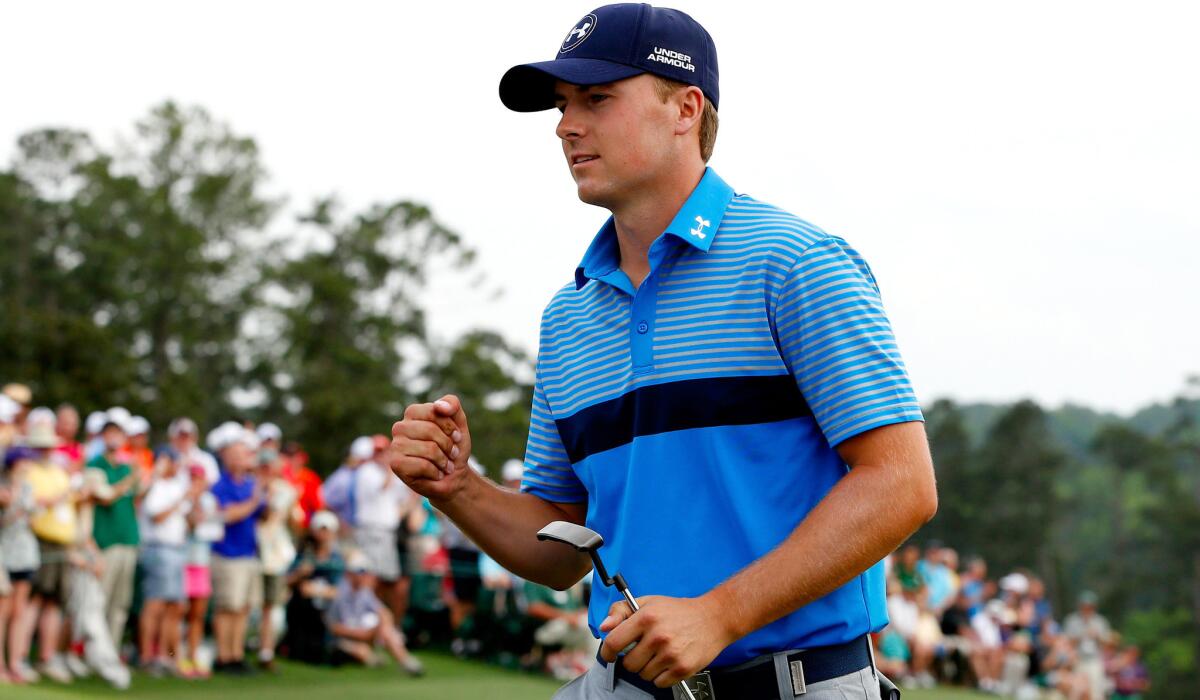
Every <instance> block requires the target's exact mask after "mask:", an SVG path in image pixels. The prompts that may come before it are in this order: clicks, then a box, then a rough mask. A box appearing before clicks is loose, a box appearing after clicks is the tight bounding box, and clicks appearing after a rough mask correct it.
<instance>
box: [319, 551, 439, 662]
mask: <svg viewBox="0 0 1200 700" xmlns="http://www.w3.org/2000/svg"><path fill="white" fill-rule="evenodd" d="M374 579H375V577H374V575H373V572H372V570H371V564H370V561H369V560H368V559H367V557H366V556H365V555H364V554H363V553H362V552H359V551H357V550H355V551H352V552H350V554H349V555H348V556H347V557H346V576H345V578H344V579H342V583H341V584H340V585H339V586H338V590H337V595H336V597H335V598H334V599H333V604H332V605H331V606H330V607H329V613H328V615H327V616H326V622H327V624H328V626H329V631H330V633H331V634H332V635H333V638H334V647H335V649H336V651H338V652H341V654H343V655H344V658H349V659H353V660H356V661H358V662H359V663H363V664H366V665H370V666H373V665H375V664H376V663H377V661H376V658H375V651H374V650H375V647H376V645H380V646H383V647H384V648H385V649H387V651H388V652H390V653H391V655H392V656H393V657H394V658H395V659H396V661H397V662H398V663H399V664H400V667H401V668H402V669H404V671H405V672H407V673H408V674H409V675H413V676H419V675H421V674H423V673H424V672H425V667H424V666H423V665H422V664H421V662H420V661H418V660H417V659H416V657H414V656H413V655H412V654H410V653H409V652H408V649H407V648H405V646H404V638H403V636H402V635H401V633H400V631H399V630H398V629H396V622H395V618H393V617H392V613H391V611H389V610H388V609H387V606H385V605H384V604H383V603H381V602H380V601H379V598H377V597H376V596H375V590H374V588H375V581H374Z"/></svg>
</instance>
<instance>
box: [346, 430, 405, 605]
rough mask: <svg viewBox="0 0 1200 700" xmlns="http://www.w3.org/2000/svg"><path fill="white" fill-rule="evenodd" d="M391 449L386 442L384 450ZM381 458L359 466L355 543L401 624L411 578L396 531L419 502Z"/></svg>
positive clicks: (374, 458)
mask: <svg viewBox="0 0 1200 700" xmlns="http://www.w3.org/2000/svg"><path fill="white" fill-rule="evenodd" d="M387 445H388V443H387V441H386V440H384V441H383V442H382V447H383V449H386V448H387ZM378 457H379V455H378V454H376V455H375V456H373V457H372V459H371V460H369V461H366V462H364V463H363V464H362V465H361V466H359V468H358V473H357V477H356V479H355V481H354V503H355V514H356V516H357V520H358V527H357V528H356V529H355V532H354V542H355V544H356V545H357V547H358V548H359V549H360V550H361V551H362V552H363V554H365V555H366V557H367V559H368V560H369V561H370V562H371V569H372V571H373V572H374V573H375V576H376V579H377V581H378V583H377V585H376V589H375V590H376V592H377V593H378V595H379V598H380V599H381V600H382V601H383V602H384V603H385V604H386V605H387V606H388V608H390V609H391V611H392V613H393V615H394V616H395V618H396V619H397V620H403V619H404V613H405V609H406V608H407V607H408V605H407V598H408V585H409V578H408V577H407V576H405V575H404V572H403V571H401V568H400V553H399V550H398V549H397V545H396V531H397V530H398V529H399V528H400V525H401V523H402V522H403V519H404V514H405V513H406V512H407V511H408V509H409V508H410V507H411V505H412V503H413V502H414V501H415V498H414V496H413V493H412V490H411V489H409V488H408V486H406V485H405V484H404V482H403V481H401V480H400V477H398V476H396V475H395V474H393V473H392V471H391V469H389V468H387V467H385V466H383V465H381V464H380V463H379V462H378V461H376V459H377V458H378Z"/></svg>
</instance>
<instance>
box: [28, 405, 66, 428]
mask: <svg viewBox="0 0 1200 700" xmlns="http://www.w3.org/2000/svg"><path fill="white" fill-rule="evenodd" d="M57 424H58V416H57V415H56V414H55V413H54V411H51V410H50V409H49V408H46V407H45V406H38V407H37V408H35V409H33V410H32V411H30V412H29V415H27V416H25V425H26V426H28V427H29V429H30V430H33V428H34V426H37V427H38V428H39V429H41V428H43V427H45V426H49V429H50V432H54V426H55V425H57Z"/></svg>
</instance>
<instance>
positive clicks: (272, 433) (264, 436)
mask: <svg viewBox="0 0 1200 700" xmlns="http://www.w3.org/2000/svg"><path fill="white" fill-rule="evenodd" d="M257 432H258V439H259V440H262V441H263V442H266V441H267V440H274V441H275V442H280V441H282V440H283V431H282V430H280V429H279V426H278V425H275V424H274V423H263V424H262V425H260V426H258V431H257Z"/></svg>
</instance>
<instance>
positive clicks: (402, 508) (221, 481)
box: [0, 384, 598, 688]
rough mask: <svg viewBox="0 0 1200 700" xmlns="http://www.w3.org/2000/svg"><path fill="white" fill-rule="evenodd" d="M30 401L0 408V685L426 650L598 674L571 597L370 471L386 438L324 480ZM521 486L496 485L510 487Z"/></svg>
mask: <svg viewBox="0 0 1200 700" xmlns="http://www.w3.org/2000/svg"><path fill="white" fill-rule="evenodd" d="M33 398H34V397H33V396H32V393H31V392H30V390H29V388H28V387H26V386H24V385H21V384H9V385H7V386H5V387H4V388H3V392H2V393H0V456H2V457H3V471H2V472H0V684H26V683H34V682H38V681H40V680H42V679H45V680H47V681H51V682H56V683H70V682H71V681H72V680H73V679H74V678H78V677H83V676H87V675H91V674H96V675H98V676H100V677H102V678H104V679H105V680H106V681H108V682H109V683H110V684H111V685H112V686H114V687H117V688H126V687H128V686H129V684H130V682H131V677H132V673H133V672H137V673H146V674H149V675H153V676H164V675H170V676H176V677H181V678H187V679H204V678H207V677H209V676H210V675H211V674H213V673H220V674H228V675H249V674H258V673H277V672H278V667H277V664H276V659H277V658H278V657H287V658H291V659H294V660H297V661H302V662H306V663H313V664H330V665H341V664H363V665H371V666H374V665H379V664H384V663H388V660H389V659H390V660H391V662H392V663H394V664H395V665H396V667H397V668H398V669H400V670H401V671H402V672H404V673H406V674H409V675H412V676H419V675H422V674H423V673H424V667H423V664H422V663H421V661H420V660H419V659H418V658H417V657H416V656H415V655H414V654H413V653H412V652H411V651H410V647H415V646H425V645H428V644H434V643H444V644H447V645H449V647H450V648H451V649H452V650H453V651H454V652H455V653H456V654H458V655H460V656H473V657H480V658H488V659H491V660H497V661H500V662H502V663H506V664H509V665H512V666H514V667H525V668H530V669H544V670H548V671H550V672H552V673H554V674H556V675H558V676H559V677H563V678H567V677H573V676H574V675H576V674H578V673H580V672H581V671H582V670H584V669H586V667H587V665H588V664H589V663H590V662H591V660H592V658H594V654H595V651H596V646H597V644H598V643H597V642H596V640H594V639H593V638H592V637H591V634H590V632H589V631H588V628H587V623H586V595H587V591H586V590H584V589H583V588H582V586H583V584H582V583H581V584H580V586H578V587H576V588H575V589H572V590H570V591H565V592H560V591H554V590H551V589H548V588H544V587H542V586H538V585H535V584H531V583H529V582H525V581H522V580H520V579H518V578H516V577H514V576H513V575H512V574H510V573H509V572H507V571H505V570H504V569H503V568H501V567H500V566H499V565H497V564H496V563H495V562H494V561H492V560H490V559H489V558H488V557H486V556H485V555H481V553H480V552H479V550H478V548H476V547H475V546H474V545H473V544H472V543H471V541H470V540H469V539H467V538H466V537H464V536H463V535H462V533H461V532H459V531H458V530H457V528H455V527H454V526H453V524H452V523H451V522H449V521H448V520H446V519H445V518H444V517H443V516H441V514H440V513H438V511H436V510H435V509H434V508H433V507H432V506H431V505H430V504H429V502H428V501H427V500H425V499H423V498H421V497H419V496H418V495H417V494H415V493H414V492H412V491H411V490H410V489H408V487H407V486H405V485H404V483H403V482H402V481H400V479H399V478H397V477H396V476H395V475H394V474H393V473H392V472H391V470H390V469H389V468H388V467H387V466H386V464H385V463H384V460H383V459H382V453H383V452H384V451H385V450H387V448H388V446H389V444H390V440H389V439H388V438H387V437H385V436H383V435H373V436H361V437H358V438H356V439H354V440H353V441H352V442H351V443H350V444H349V445H348V447H347V450H346V455H345V458H344V460H343V461H342V463H341V464H340V465H338V466H337V468H336V469H333V470H332V471H331V473H330V475H329V477H328V478H327V479H324V480H322V479H321V478H320V476H318V474H317V473H316V472H315V471H314V470H313V469H312V468H310V466H309V464H308V457H307V454H306V453H305V451H304V450H303V448H302V447H301V446H300V445H298V444H296V443H294V442H288V441H285V439H284V435H283V433H282V431H281V430H280V429H279V428H278V427H277V426H276V425H274V424H271V423H263V424H259V425H253V424H250V423H248V422H245V421H228V422H225V423H222V424H220V425H217V426H215V427H212V428H211V429H209V430H207V431H206V432H204V433H202V432H201V430H200V428H199V426H197V425H196V423H195V422H194V421H192V420H191V419H189V418H187V417H179V418H176V419H175V420H173V421H171V422H170V424H169V425H166V426H160V428H159V430H158V431H157V432H156V431H155V429H154V426H151V425H150V423H149V421H147V420H146V419H145V418H142V417H140V416H136V415H131V414H130V412H129V411H127V410H125V409H124V408H122V407H120V406H116V407H112V408H109V409H108V410H105V411H95V412H92V413H90V414H88V415H87V417H86V419H83V420H81V417H80V414H79V413H78V411H77V410H76V409H75V408H74V407H72V406H70V405H62V406H59V407H57V408H56V409H53V410H52V409H50V408H47V407H33V406H34V403H35V402H34V401H33ZM155 435H160V436H161V437H162V439H161V441H160V442H159V443H155V441H154V439H153V437H154V436H155ZM329 466H333V465H329ZM472 466H473V468H475V469H477V470H479V471H481V472H482V471H483V468H482V467H481V466H480V465H478V464H473V465H472ZM521 471H522V467H521V463H520V462H519V461H516V460H512V461H510V462H509V463H507V464H505V465H504V467H503V470H502V472H503V475H504V479H505V480H506V481H507V483H508V484H509V485H510V486H515V485H516V484H518V483H519V480H520V477H521Z"/></svg>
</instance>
